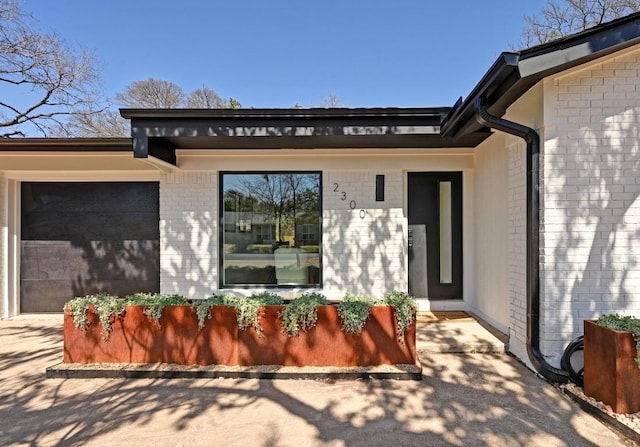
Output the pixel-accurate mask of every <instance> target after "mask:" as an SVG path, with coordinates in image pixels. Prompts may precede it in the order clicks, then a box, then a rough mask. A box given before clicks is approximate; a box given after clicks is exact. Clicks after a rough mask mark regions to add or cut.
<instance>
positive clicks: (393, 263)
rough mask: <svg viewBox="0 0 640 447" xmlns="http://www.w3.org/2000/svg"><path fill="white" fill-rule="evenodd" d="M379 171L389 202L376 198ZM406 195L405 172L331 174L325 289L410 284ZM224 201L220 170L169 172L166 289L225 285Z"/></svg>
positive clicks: (327, 180) (339, 292)
mask: <svg viewBox="0 0 640 447" xmlns="http://www.w3.org/2000/svg"><path fill="white" fill-rule="evenodd" d="M376 174H384V175H385V200H384V201H383V202H376V200H375V176H376ZM335 184H337V190H336V191H334V189H336V186H335ZM343 192H344V193H345V194H344V198H345V199H344V200H342V197H343V194H342V193H343ZM402 197H403V183H402V171H325V172H324V173H323V214H322V226H323V241H322V243H323V245H322V252H323V259H322V265H323V288H322V292H323V293H324V294H325V295H327V296H328V297H329V298H340V297H342V296H343V295H344V293H345V292H352V293H361V294H371V295H376V296H382V295H383V294H384V293H385V292H387V291H389V290H393V289H398V290H404V291H406V290H407V273H406V266H405V260H406V246H405V244H406V242H405V240H406V238H405V235H406V224H405V218H404V213H403V209H402ZM217 202H218V175H217V174H216V173H209V172H206V173H205V172H193V173H177V174H169V175H164V176H163V177H162V178H161V181H160V247H161V254H160V277H161V279H160V290H161V292H162V293H180V294H183V295H187V296H189V297H192V298H198V297H206V296H207V295H209V294H211V293H213V292H214V291H215V290H217V289H218V211H217ZM352 206H354V209H351V207H352ZM251 291H254V289H252V290H251ZM237 292H242V291H241V290H237ZM285 295H286V293H285Z"/></svg>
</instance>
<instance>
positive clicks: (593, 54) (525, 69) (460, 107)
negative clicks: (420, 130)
mask: <svg viewBox="0 0 640 447" xmlns="http://www.w3.org/2000/svg"><path fill="white" fill-rule="evenodd" d="M638 43H640V13H634V14H631V15H629V16H626V17H623V18H621V19H617V20H614V21H612V22H609V23H605V24H602V25H599V26H596V27H594V28H590V29H588V30H585V31H582V32H580V33H577V34H573V35H571V36H567V37H564V38H562V39H558V40H555V41H553V42H549V43H546V44H542V45H537V46H535V47H531V48H528V49H525V50H522V51H520V52H517V53H513V52H510V53H502V54H501V55H500V57H498V59H497V60H496V62H495V63H494V64H493V65H492V67H491V68H490V69H489V71H488V72H487V74H486V75H485V76H484V77H483V78H482V79H481V80H480V82H479V83H478V84H477V85H476V87H475V88H474V89H473V90H472V92H471V94H469V96H468V97H467V98H466V99H465V100H464V101H463V102H461V103H459V104H457V107H454V108H453V109H452V110H451V111H450V112H449V115H448V116H447V117H446V118H445V119H444V121H443V123H442V127H441V131H442V134H443V135H446V136H450V137H452V138H454V139H456V138H459V137H460V136H461V135H464V134H468V133H469V132H475V131H477V130H479V129H482V126H481V125H480V124H478V123H477V122H476V121H475V118H474V115H475V110H474V102H475V101H476V99H478V98H482V99H483V100H484V103H485V104H486V105H487V110H488V111H489V113H491V114H492V115H494V116H502V115H504V113H505V112H506V110H507V109H508V108H509V106H511V105H512V104H513V103H514V102H515V101H516V100H517V99H518V98H520V96H522V95H523V94H524V93H525V92H526V91H527V90H529V89H530V88H531V87H533V86H534V85H535V84H537V83H538V82H540V81H541V80H542V79H544V78H545V77H547V76H551V75H554V74H557V73H560V72H562V71H565V70H568V69H570V68H574V67H576V66H579V65H582V64H585V63H589V62H591V61H594V60H596V59H599V58H601V57H604V56H607V55H609V54H612V53H614V52H617V51H620V50H623V49H625V48H629V47H631V46H633V45H636V44H638ZM483 131H486V129H484V130H483Z"/></svg>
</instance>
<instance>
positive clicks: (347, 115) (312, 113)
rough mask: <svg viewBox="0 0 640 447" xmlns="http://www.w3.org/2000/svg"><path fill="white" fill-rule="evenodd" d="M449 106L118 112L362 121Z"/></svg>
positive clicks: (443, 110)
mask: <svg viewBox="0 0 640 447" xmlns="http://www.w3.org/2000/svg"><path fill="white" fill-rule="evenodd" d="M450 109H451V108H450V107H429V108H422V107H420V108H401V107H376V108H309V109H282V108H271V109H264V108H263V109H125V108H123V109H120V115H121V116H122V117H123V118H127V119H138V118H147V119H160V120H162V119H198V118H200V119H214V120H215V119H225V118H227V119H234V120H245V119H258V120H272V119H273V120H280V119H294V120H314V119H352V118H355V119H366V118H374V119H381V118H387V119H392V118H400V117H423V116H430V117H444V116H446V115H447V113H448V112H449V110H450Z"/></svg>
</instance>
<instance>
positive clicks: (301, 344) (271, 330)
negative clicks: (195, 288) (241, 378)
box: [64, 306, 417, 367]
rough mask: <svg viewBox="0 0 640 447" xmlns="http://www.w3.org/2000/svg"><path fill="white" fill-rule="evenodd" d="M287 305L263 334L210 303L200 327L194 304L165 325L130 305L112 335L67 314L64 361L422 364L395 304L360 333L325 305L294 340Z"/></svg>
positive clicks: (264, 312)
mask: <svg viewBox="0 0 640 447" xmlns="http://www.w3.org/2000/svg"><path fill="white" fill-rule="evenodd" d="M283 309H284V306H265V307H263V308H262V309H261V312H260V322H261V325H262V327H263V334H262V336H260V335H258V333H257V332H256V330H255V328H254V327H250V328H248V329H247V330H240V329H239V328H238V325H237V321H236V313H235V310H234V309H233V308H231V307H226V306H214V307H212V311H211V314H212V318H211V319H208V320H206V322H205V326H204V328H203V329H198V318H197V315H196V313H195V311H194V310H193V309H192V308H191V307H189V306H168V307H165V309H164V310H163V313H162V317H161V319H160V326H159V327H158V325H157V324H156V323H155V322H154V321H153V320H151V319H150V318H149V317H148V316H147V315H145V314H144V308H143V306H128V307H127V308H126V310H125V314H124V316H123V317H122V318H116V319H114V320H113V325H112V332H111V334H110V336H109V339H108V340H104V339H103V336H102V327H101V326H100V323H99V321H98V317H97V315H96V314H94V313H93V312H89V313H88V320H89V326H88V327H87V330H86V331H85V332H83V331H82V330H80V329H78V328H76V327H75V325H74V323H73V318H72V316H71V315H68V314H65V316H64V362H65V363H85V364H86V363H176V364H182V365H229V366H232V365H240V366H257V365H283V366H300V367H301V366H338V367H344V366H375V365H392V364H415V363H416V360H417V356H416V332H415V323H414V324H412V325H411V326H409V327H408V328H407V330H406V331H405V335H404V343H400V342H399V341H398V337H397V334H396V325H397V323H396V318H395V316H394V312H393V308H392V307H388V306H375V307H372V308H371V316H370V317H369V320H368V321H367V324H366V325H365V327H364V329H363V331H362V333H361V334H357V335H356V334H346V333H345V332H344V331H343V329H342V326H341V322H340V318H339V316H338V312H337V307H336V306H319V307H318V321H317V324H316V326H315V327H313V328H311V329H310V330H308V331H307V332H304V331H301V332H300V334H299V335H297V336H294V337H289V336H288V335H287V334H286V333H285V332H284V330H283V328H282V319H281V318H280V316H279V314H280V312H281V311H282V310H283Z"/></svg>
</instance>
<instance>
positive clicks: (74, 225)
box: [20, 182, 160, 313]
mask: <svg viewBox="0 0 640 447" xmlns="http://www.w3.org/2000/svg"><path fill="white" fill-rule="evenodd" d="M20 193H21V196H20V197H21V199H20V204H21V213H20V215H21V224H20V312H21V313H40V312H60V311H62V307H63V305H64V303H65V302H66V301H68V300H69V299H71V298H73V297H75V296H82V295H86V294H90V293H99V292H107V293H111V294H115V295H119V296H125V295H128V294H131V293H134V292H159V290H160V243H159V239H160V236H159V227H158V222H159V184H158V182H22V183H21V186H20Z"/></svg>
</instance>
